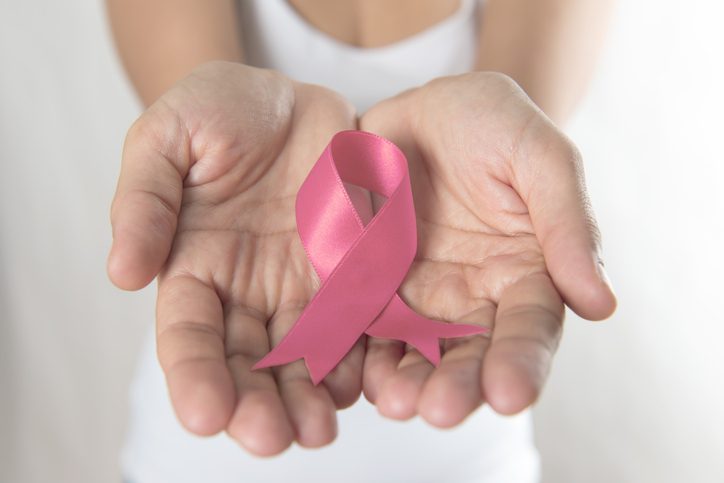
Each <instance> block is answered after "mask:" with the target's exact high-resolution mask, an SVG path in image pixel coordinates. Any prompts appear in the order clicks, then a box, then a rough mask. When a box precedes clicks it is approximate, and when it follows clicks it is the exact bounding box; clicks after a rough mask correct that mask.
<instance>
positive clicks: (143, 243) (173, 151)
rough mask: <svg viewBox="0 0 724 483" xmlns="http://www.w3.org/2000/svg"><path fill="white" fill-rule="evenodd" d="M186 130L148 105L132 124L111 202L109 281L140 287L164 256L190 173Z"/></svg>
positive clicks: (123, 285)
mask: <svg viewBox="0 0 724 483" xmlns="http://www.w3.org/2000/svg"><path fill="white" fill-rule="evenodd" d="M188 146H189V142H188V134H187V131H186V130H185V129H184V128H183V127H182V126H181V124H180V123H179V122H178V120H177V118H176V117H175V116H168V115H166V114H165V112H164V111H163V109H161V108H156V109H154V106H152V107H151V108H150V109H149V110H148V111H146V113H144V114H143V115H142V116H141V117H140V118H139V119H138V120H137V121H136V122H135V123H134V124H133V126H132V127H131V129H130V130H129V131H128V134H127V136H126V141H125V144H124V147H123V160H122V165H121V174H120V176H119V178H118V186H117V189H116V194H115V197H114V199H113V203H112V205H111V225H112V227H113V244H112V246H111V251H110V254H109V256H108V266H107V269H108V275H109V277H110V279H111V281H112V282H113V283H114V284H115V285H116V286H118V287H119V288H122V289H125V290H138V289H140V288H143V287H145V286H146V285H148V284H149V283H150V282H151V280H153V278H154V277H155V276H156V275H157V274H158V272H159V271H160V270H161V267H162V266H163V264H164V263H165V261H166V258H167V257H168V254H169V251H170V249H171V244H172V242H173V237H174V235H175V233H176V224H177V220H178V213H179V210H180V207H181V197H182V189H183V179H184V177H185V176H186V173H187V172H188V166H189V152H188Z"/></svg>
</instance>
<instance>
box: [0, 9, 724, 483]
mask: <svg viewBox="0 0 724 483" xmlns="http://www.w3.org/2000/svg"><path fill="white" fill-rule="evenodd" d="M718 5H719V2H713V1H706V0H697V1H689V2H674V1H655V0H628V1H627V0H620V4H619V8H618V12H617V14H616V16H615V19H614V23H613V26H612V30H611V34H610V37H609V42H608V45H607V49H606V52H605V54H604V57H603V59H602V61H601V63H600V67H599V69H598V75H597V77H596V79H595V80H594V82H593V85H592V86H591V89H590V92H589V96H588V97H587V99H586V100H585V101H584V103H583V105H582V106H581V108H580V109H579V112H578V114H577V116H576V117H575V119H574V121H573V122H572V123H571V124H570V125H569V129H568V131H569V134H570V135H571V136H572V137H573V139H574V140H575V141H576V142H577V143H578V144H579V146H580V148H581V150H582V152H583V154H584V157H585V159H586V167H587V175H588V181H589V185H590V188H591V192H592V197H593V202H594V206H595V208H596V211H597V213H598V216H599V220H600V222H601V227H602V230H603V233H604V244H605V259H606V263H607V266H608V268H609V272H610V275H611V278H612V279H613V281H614V284H615V286H616V288H617V292H618V295H619V298H620V309H619V311H618V312H617V314H616V315H615V316H614V317H613V318H612V319H610V320H609V321H607V322H604V323H590V322H585V321H581V320H578V319H577V318H575V317H573V316H570V317H569V318H568V320H567V321H566V334H565V337H564V340H563V342H562V344H561V348H560V352H559V355H558V357H557V360H556V363H555V366H554V368H553V373H552V375H551V379H550V382H549V384H548V386H547V388H546V390H545V393H544V395H543V397H542V400H541V401H540V403H539V405H538V406H537V409H536V422H537V428H538V436H537V439H538V444H539V447H540V449H541V452H542V455H543V459H544V475H545V481H546V482H556V483H558V482H563V483H566V482H592V483H596V482H613V481H615V482H637V483H641V482H644V483H648V482H657V483H658V482H672V483H673V482H682V481H685V482H721V481H724V410H723V409H722V408H724V350H722V349H721V348H722V345H723V344H724V315H723V314H722V312H723V311H722V303H721V302H722V300H723V299H724V260H723V258H722V248H721V247H723V246H724V217H723V215H722V211H723V210H724V154H722V148H723V142H724V121H723V119H724V113H723V112H722V109H723V108H724V95H723V94H722V88H723V86H724V68H723V67H722V62H723V61H722V58H724V54H723V53H722V50H724V49H723V48H722V47H724V26H723V25H722V19H723V18H724V9H722V7H719V6H718ZM138 112H139V111H138V106H137V104H136V102H135V100H134V98H133V95H132V93H131V90H130V88H129V86H128V84H127V82H126V81H125V79H124V77H123V73H122V71H121V69H120V67H119V65H118V63H117V60H116V58H115V54H114V52H113V49H112V45H111V43H110V39H109V33H108V30H107V28H106V25H105V19H104V12H103V10H102V5H101V3H100V2H97V1H77V2H51V1H49V0H46V1H35V2H21V1H19V0H16V1H11V0H0V481H3V482H9V483H14V482H22V483H25V482H50V481H53V482H74V483H95V482H106V481H108V482H112V481H117V480H118V470H117V449H118V447H119V444H120V441H121V438H122V435H123V428H124V424H125V421H124V418H125V407H126V402H125V400H126V389H127V388H126V385H127V383H128V381H129V378H130V374H131V370H132V367H133V364H134V360H135V357H136V353H137V349H138V344H139V342H140V339H141V337H142V333H143V330H144V328H145V327H146V326H147V324H149V323H151V321H152V317H153V289H152V288H151V289H147V290H145V291H143V292H142V293H140V294H126V293H122V292H120V291H117V290H115V289H114V288H113V287H112V286H111V285H110V283H109V282H107V280H106V277H105V273H104V263H105V254H106V251H107V249H108V246H109V242H110V231H109V227H108V221H107V220H108V206H109V202H110V197H111V194H112V191H113V188H114V182H115V178H116V174H117V169H118V161H119V155H120V146H121V141H122V138H123V135H124V132H125V129H126V128H127V126H128V125H129V124H130V122H131V121H132V120H133V119H134V117H135V116H136V115H137V114H138Z"/></svg>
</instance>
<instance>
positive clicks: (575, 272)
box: [514, 123, 616, 320]
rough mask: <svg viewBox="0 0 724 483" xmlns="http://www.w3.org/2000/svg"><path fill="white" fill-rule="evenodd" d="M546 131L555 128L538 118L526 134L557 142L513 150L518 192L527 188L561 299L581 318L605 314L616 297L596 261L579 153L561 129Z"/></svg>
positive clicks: (593, 224)
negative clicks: (515, 151)
mask: <svg viewBox="0 0 724 483" xmlns="http://www.w3.org/2000/svg"><path fill="white" fill-rule="evenodd" d="M544 130H547V131H548V132H542V131H544ZM550 130H554V131H555V128H554V127H553V126H552V125H550V124H544V123H541V127H540V128H539V129H533V132H532V133H531V134H529V135H531V136H534V137H539V138H541V139H550V138H554V139H557V140H558V141H556V142H555V143H553V144H551V145H546V146H540V145H539V144H540V143H536V142H532V143H528V144H529V145H532V146H535V148H531V149H528V150H526V149H521V151H520V152H519V153H518V155H517V160H516V162H515V163H514V165H515V166H516V178H517V179H518V182H519V183H520V185H521V187H520V188H519V191H522V193H527V196H524V198H526V203H527V205H528V209H529V212H530V216H531V221H532V222H533V226H534V229H535V232H536V234H537V236H538V239H539V240H540V243H541V245H542V247H543V254H544V256H545V260H546V265H547V267H548V270H549V272H550V274H551V276H552V278H553V281H554V282H555V285H556V287H557V288H558V290H559V292H560V293H561V295H562V296H563V298H564V300H565V302H566V304H568V306H570V307H571V309H573V310H574V311H575V312H576V313H577V314H579V315H580V316H581V317H584V318H586V319H590V320H600V319H605V318H606V317H608V316H610V315H611V314H612V313H613V312H614V310H615V309H616V297H615V295H614V293H613V290H612V288H611V284H610V282H609V279H608V276H607V275H606V272H605V270H604V268H603V264H602V261H601V250H600V234H599V230H598V226H597V224H596V220H595V217H594V215H593V210H592V208H591V203H590V201H589V198H588V194H587V192H586V186H585V180H584V174H583V166H582V163H581V159H580V155H579V153H578V151H577V149H576V148H575V147H574V146H573V144H572V143H570V142H569V141H568V140H566V139H565V138H564V137H563V135H562V134H560V133H558V132H557V131H556V132H554V133H551V132H550ZM539 131H541V132H539ZM523 144H524V145H525V144H526V143H523ZM532 160H536V164H535V166H537V167H535V168H534V167H533V166H534V163H533V162H532Z"/></svg>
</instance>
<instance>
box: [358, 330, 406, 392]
mask: <svg viewBox="0 0 724 483" xmlns="http://www.w3.org/2000/svg"><path fill="white" fill-rule="evenodd" d="M404 355H405V344H404V343H402V342H400V341H397V340H389V339H378V338H377V337H369V336H368V337H367V344H366V349H365V356H364V366H363V370H362V389H363V391H364V395H365V398H367V400H368V401H369V402H371V403H372V404H376V402H377V398H378V396H379V393H380V391H381V389H382V386H383V385H384V384H385V383H386V382H387V380H388V379H389V378H390V377H392V375H394V374H395V372H397V366H398V365H399V364H400V361H401V360H402V357H403V356H404Z"/></svg>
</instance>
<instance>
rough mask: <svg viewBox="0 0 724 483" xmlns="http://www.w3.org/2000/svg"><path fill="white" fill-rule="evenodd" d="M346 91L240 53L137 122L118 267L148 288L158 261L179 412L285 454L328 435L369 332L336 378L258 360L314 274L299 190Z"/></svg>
mask: <svg viewBox="0 0 724 483" xmlns="http://www.w3.org/2000/svg"><path fill="white" fill-rule="evenodd" d="M355 126H356V118H355V114H354V112H353V110H352V109H351V108H350V106H349V104H348V103H346V102H345V101H344V100H342V99H341V98H340V97H339V96H337V95H335V94H334V93H332V92H330V91H327V90H325V89H322V88H319V87H313V86H309V85H303V84H298V83H292V82H290V81H289V80H287V79H285V78H284V77H283V76H281V75H277V74H273V73H271V72H269V71H262V70H258V69H252V68H248V67H244V66H240V65H235V64H226V63H213V64H209V65H206V66H204V67H202V68H200V69H198V70H197V71H195V72H194V73H193V74H192V75H191V76H190V77H188V78H187V79H185V80H183V81H181V82H180V83H179V84H178V85H177V86H175V87H174V88H173V89H171V90H170V91H169V92H168V93H167V94H166V95H164V96H163V98H162V99H161V100H160V101H158V102H157V103H156V104H154V106H152V107H151V108H150V109H149V110H148V111H147V112H146V113H145V114H144V116H142V117H141V118H140V120H139V121H138V122H137V123H136V124H135V125H134V127H133V128H132V129H131V131H130V132H129V135H128V138H127V142H126V146H125V149H124V161H123V163H124V164H123V169H122V174H121V178H120V181H119V187H118V192H117V195H116V198H115V201H114V206H113V213H112V217H113V227H114V245H113V249H112V252H111V255H110V259H109V272H110V275H111V278H112V279H113V280H114V282H115V283H116V284H118V285H119V286H122V287H124V288H129V289H134V288H139V287H141V286H143V285H145V284H146V283H148V282H149V281H150V280H151V279H152V278H153V277H154V276H155V275H156V274H157V273H159V271H160V274H159V286H158V303H157V347H158V355H159V360H160V362H161V365H162V367H163V370H164V372H165V374H166V379H167V383H168V387H169V392H170V396H171V400H172V402H173V405H174V408H175V410H176V412H177V415H178V417H179V419H180V420H181V422H182V423H183V424H184V425H185V426H186V427H187V428H189V429H190V430H192V431H194V432H196V433H199V434H213V433H216V432H218V431H220V430H224V429H225V430H227V432H228V433H229V434H230V435H231V436H232V437H234V438H235V439H236V440H238V441H239V442H240V443H241V444H242V445H243V446H244V447H246V448H247V449H248V450H250V451H252V452H254V453H256V454H260V455H267V454H275V453H278V452H280V451H282V450H283V449H284V448H286V447H287V446H288V445H289V444H290V443H291V442H292V441H294V440H295V439H296V440H297V441H298V442H299V443H300V444H302V445H304V446H319V445H323V444H327V443H329V442H330V441H331V440H333V439H334V437H335V434H336V419H335V409H336V408H340V407H344V406H348V405H350V404H352V403H353V402H354V401H355V400H356V399H357V397H358V396H359V394H360V391H361V371H362V357H363V349H364V348H363V342H364V341H360V343H358V344H357V346H356V347H355V348H354V349H353V350H352V351H351V352H350V353H349V354H348V355H347V357H346V358H345V359H344V360H343V361H342V362H341V363H340V365H339V366H338V367H337V369H336V370H335V371H334V372H332V373H331V374H330V375H329V376H328V377H327V378H326V379H325V382H324V384H322V385H319V386H316V387H315V386H314V385H313V384H312V383H311V382H310V379H309V376H308V374H307V370H306V367H305V366H304V364H303V362H302V361H301V360H300V361H297V362H296V363H293V364H288V365H285V366H282V367H278V368H274V370H273V373H272V371H271V370H268V369H267V370H257V371H251V366H252V365H253V364H254V363H255V362H256V361H257V360H259V359H260V358H261V357H262V356H263V355H264V354H266V353H267V352H268V351H269V350H270V348H271V346H273V345H274V344H276V343H277V342H278V341H279V340H280V339H281V338H282V337H283V336H284V335H285V334H286V332H288V330H289V329H290V327H291V325H292V324H293V323H294V322H295V320H296V319H297V317H298V316H299V314H300V312H301V311H302V309H303V308H304V306H305V305H306V304H307V302H308V301H309V300H310V299H311V297H312V296H313V295H314V292H315V291H316V289H317V286H316V285H317V283H318V282H317V279H316V277H315V275H314V273H313V271H312V269H311V265H310V264H309V263H308V261H307V259H306V256H305V254H304V250H303V248H302V246H301V243H300V241H299V237H298V235H297V232H296V224H295V219H294V200H295V196H296V192H297V190H298V188H299V186H300V185H301V183H302V181H303V179H304V177H305V176H306V174H307V173H308V171H309V169H310V168H311V165H312V164H313V162H314V161H315V160H316V157H317V156H318V155H319V153H320V152H321V151H322V149H323V148H324V146H325V145H326V143H327V142H328V140H329V138H330V137H331V136H332V135H333V134H334V133H335V132H337V131H340V130H344V129H350V128H354V127H355Z"/></svg>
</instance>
